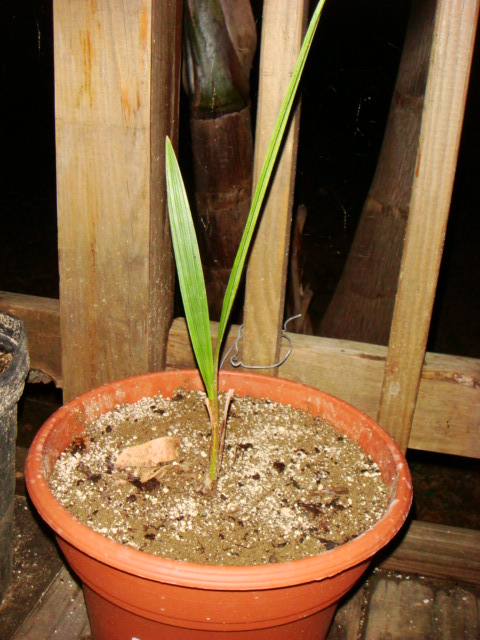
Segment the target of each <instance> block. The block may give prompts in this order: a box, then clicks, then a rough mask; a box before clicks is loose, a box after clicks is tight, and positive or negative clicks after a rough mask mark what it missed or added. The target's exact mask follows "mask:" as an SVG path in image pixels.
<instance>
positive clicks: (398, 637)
mask: <svg viewBox="0 0 480 640" xmlns="http://www.w3.org/2000/svg"><path fill="white" fill-rule="evenodd" d="M368 583H369V584H368V604H367V607H366V611H365V624H364V626H363V633H362V638H365V640H380V639H383V638H389V640H417V639H420V638H425V639H426V638H443V639H447V638H448V639H451V640H456V639H457V638H469V639H470V638H471V639H472V640H473V639H474V638H478V637H479V635H478V634H479V631H480V628H479V622H480V620H479V604H480V597H479V592H478V589H476V588H474V587H471V588H469V587H468V585H456V584H455V583H449V584H445V583H440V582H438V581H435V580H421V579H418V578H413V577H407V579H405V576H389V575H388V574H387V575H385V574H383V573H382V572H378V573H376V574H374V575H373V576H372V577H371V578H370V579H369V581H368Z"/></svg>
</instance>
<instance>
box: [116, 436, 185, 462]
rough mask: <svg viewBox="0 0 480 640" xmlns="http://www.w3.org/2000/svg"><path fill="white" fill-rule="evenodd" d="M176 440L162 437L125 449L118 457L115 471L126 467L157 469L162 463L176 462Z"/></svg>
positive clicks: (177, 441) (178, 441)
mask: <svg viewBox="0 0 480 640" xmlns="http://www.w3.org/2000/svg"><path fill="white" fill-rule="evenodd" d="M179 444H180V440H179V439H178V438H173V437H171V436H163V437H162V438H155V439H154V440H150V441H149V442H145V443H144V444H138V445H134V446H132V447H127V448H126V449H124V450H123V451H122V452H121V453H120V454H119V456H118V458H117V460H116V462H115V466H116V467H117V469H126V468H127V467H150V468H152V467H155V468H156V467H158V465H159V464H161V463H162V462H172V461H173V460H177V458H178V454H177V448H178V446H179Z"/></svg>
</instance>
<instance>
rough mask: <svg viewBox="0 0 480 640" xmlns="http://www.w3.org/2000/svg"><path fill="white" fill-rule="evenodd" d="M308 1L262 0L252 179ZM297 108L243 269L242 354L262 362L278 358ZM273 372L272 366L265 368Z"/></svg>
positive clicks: (246, 359)
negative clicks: (245, 270)
mask: <svg viewBox="0 0 480 640" xmlns="http://www.w3.org/2000/svg"><path fill="white" fill-rule="evenodd" d="M307 17H308V2H307V1H306V0H301V1H300V2H294V3H292V2H290V0H286V1H285V0H265V2H264V4H263V17H262V38H261V54H260V82H259V104H258V110H257V125H256V137H255V158H254V181H253V182H254V185H255V184H256V182H257V179H258V176H259V174H260V171H261V168H262V165H263V161H264V159H265V155H266V151H267V148H268V144H269V142H270V137H271V134H272V132H273V129H274V125H275V121H276V119H277V116H278V112H279V111H280V106H281V104H282V100H283V98H284V95H285V93H286V90H287V87H288V83H289V81H290V77H291V74H292V71H293V69H294V66H295V62H296V59H297V56H298V52H299V51H300V47H301V44H302V39H303V34H304V30H305V24H306V20H307ZM299 118H300V110H299V108H297V111H296V113H295V115H294V116H293V120H292V123H291V127H290V131H289V133H288V136H287V137H286V139H285V143H284V145H283V150H282V154H281V158H280V160H279V163H278V166H277V168H276V171H275V178H274V180H273V182H272V186H271V188H270V190H269V195H268V199H267V201H266V205H265V207H264V210H263V212H262V214H261V215H262V217H261V220H260V224H259V228H258V232H257V236H256V239H255V243H254V245H253V249H252V252H251V256H250V258H249V266H248V271H247V281H246V293H245V310H244V313H245V316H244V318H245V320H244V323H245V328H244V336H245V339H244V342H243V345H244V349H243V354H242V360H243V361H244V362H246V363H249V364H255V365H256V366H258V365H267V364H273V363H274V362H276V361H277V360H278V354H279V349H280V335H281V327H282V322H283V312H284V305H285V287H286V278H287V264H288V251H289V244H290V227H291V221H292V205H293V190H294V184H295V166H296V159H297V146H298V126H299ZM268 372H269V373H272V374H277V373H278V371H277V369H268Z"/></svg>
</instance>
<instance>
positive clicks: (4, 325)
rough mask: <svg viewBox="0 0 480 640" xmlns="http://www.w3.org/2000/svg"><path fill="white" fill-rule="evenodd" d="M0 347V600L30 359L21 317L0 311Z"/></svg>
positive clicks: (6, 575) (7, 568) (7, 575)
mask: <svg viewBox="0 0 480 640" xmlns="http://www.w3.org/2000/svg"><path fill="white" fill-rule="evenodd" d="M0 349H1V350H2V351H5V352H6V353H9V354H11V355H12V360H11V362H10V364H9V366H8V368H7V369H5V371H3V373H2V374H0V602H1V601H2V599H3V596H4V594H5V591H6V590H7V588H8V585H9V584H10V579H11V573H12V545H13V507H14V496H15V447H16V439H17V404H18V401H19V400H20V396H21V395H22V392H23V387H24V385H25V378H26V377H27V374H28V369H29V361H28V350H27V334H26V331H25V326H24V324H23V322H22V321H21V320H19V319H18V318H14V317H13V316H10V315H8V314H6V313H0Z"/></svg>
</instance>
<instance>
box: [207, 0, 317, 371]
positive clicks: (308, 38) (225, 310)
mask: <svg viewBox="0 0 480 640" xmlns="http://www.w3.org/2000/svg"><path fill="white" fill-rule="evenodd" d="M325 1H326V0H320V1H319V3H318V5H317V7H316V9H315V11H314V13H313V16H312V19H311V21H310V24H309V26H308V29H307V33H306V34H305V38H304V40H303V44H302V47H301V49H300V53H299V55H298V59H297V62H296V65H295V69H294V71H293V74H292V77H291V80H290V84H289V86H288V89H287V93H286V95H285V98H284V99H283V103H282V106H281V108H280V113H279V115H278V118H277V121H276V123H275V128H274V130H273V134H272V138H271V140H270V144H269V147H268V150H267V154H266V156H265V160H264V164H263V167H262V171H261V172H260V176H259V179H258V183H257V186H256V189H255V193H254V195H253V198H252V204H251V207H250V212H249V214H248V218H247V222H246V224H245V229H244V232H243V235H242V239H241V241H240V245H239V248H238V252H237V255H236V257H235V262H234V264H233V268H232V271H231V273H230V279H229V281H228V284H227V289H226V292H225V297H224V300H223V306H222V312H221V315H220V325H219V328H218V337H217V346H216V349H215V370H217V369H218V363H219V358H220V350H221V346H222V342H223V338H224V335H225V331H226V328H227V323H228V319H229V317H230V313H231V310H232V306H233V302H234V300H235V295H236V293H237V290H238V287H239V284H240V280H241V277H242V272H243V268H244V265H245V260H246V258H247V254H248V249H249V247H250V243H251V240H252V236H253V233H254V231H255V226H256V223H257V219H258V216H259V214H260V211H261V208H262V204H263V199H264V197H265V193H266V191H267V188H268V183H269V180H270V176H271V175H272V171H273V168H274V166H275V162H276V159H277V155H278V151H279V149H280V145H281V143H282V139H283V134H284V132H285V129H286V127H287V124H288V119H289V116H290V112H291V110H292V105H293V102H294V100H295V94H296V92H297V88H298V85H299V82H300V78H301V75H302V71H303V68H304V66H305V62H306V60H307V56H308V53H309V51H310V47H311V44H312V41H313V37H314V35H315V31H316V29H317V26H318V22H319V20H320V14H321V12H322V9H323V5H324V4H325Z"/></svg>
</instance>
